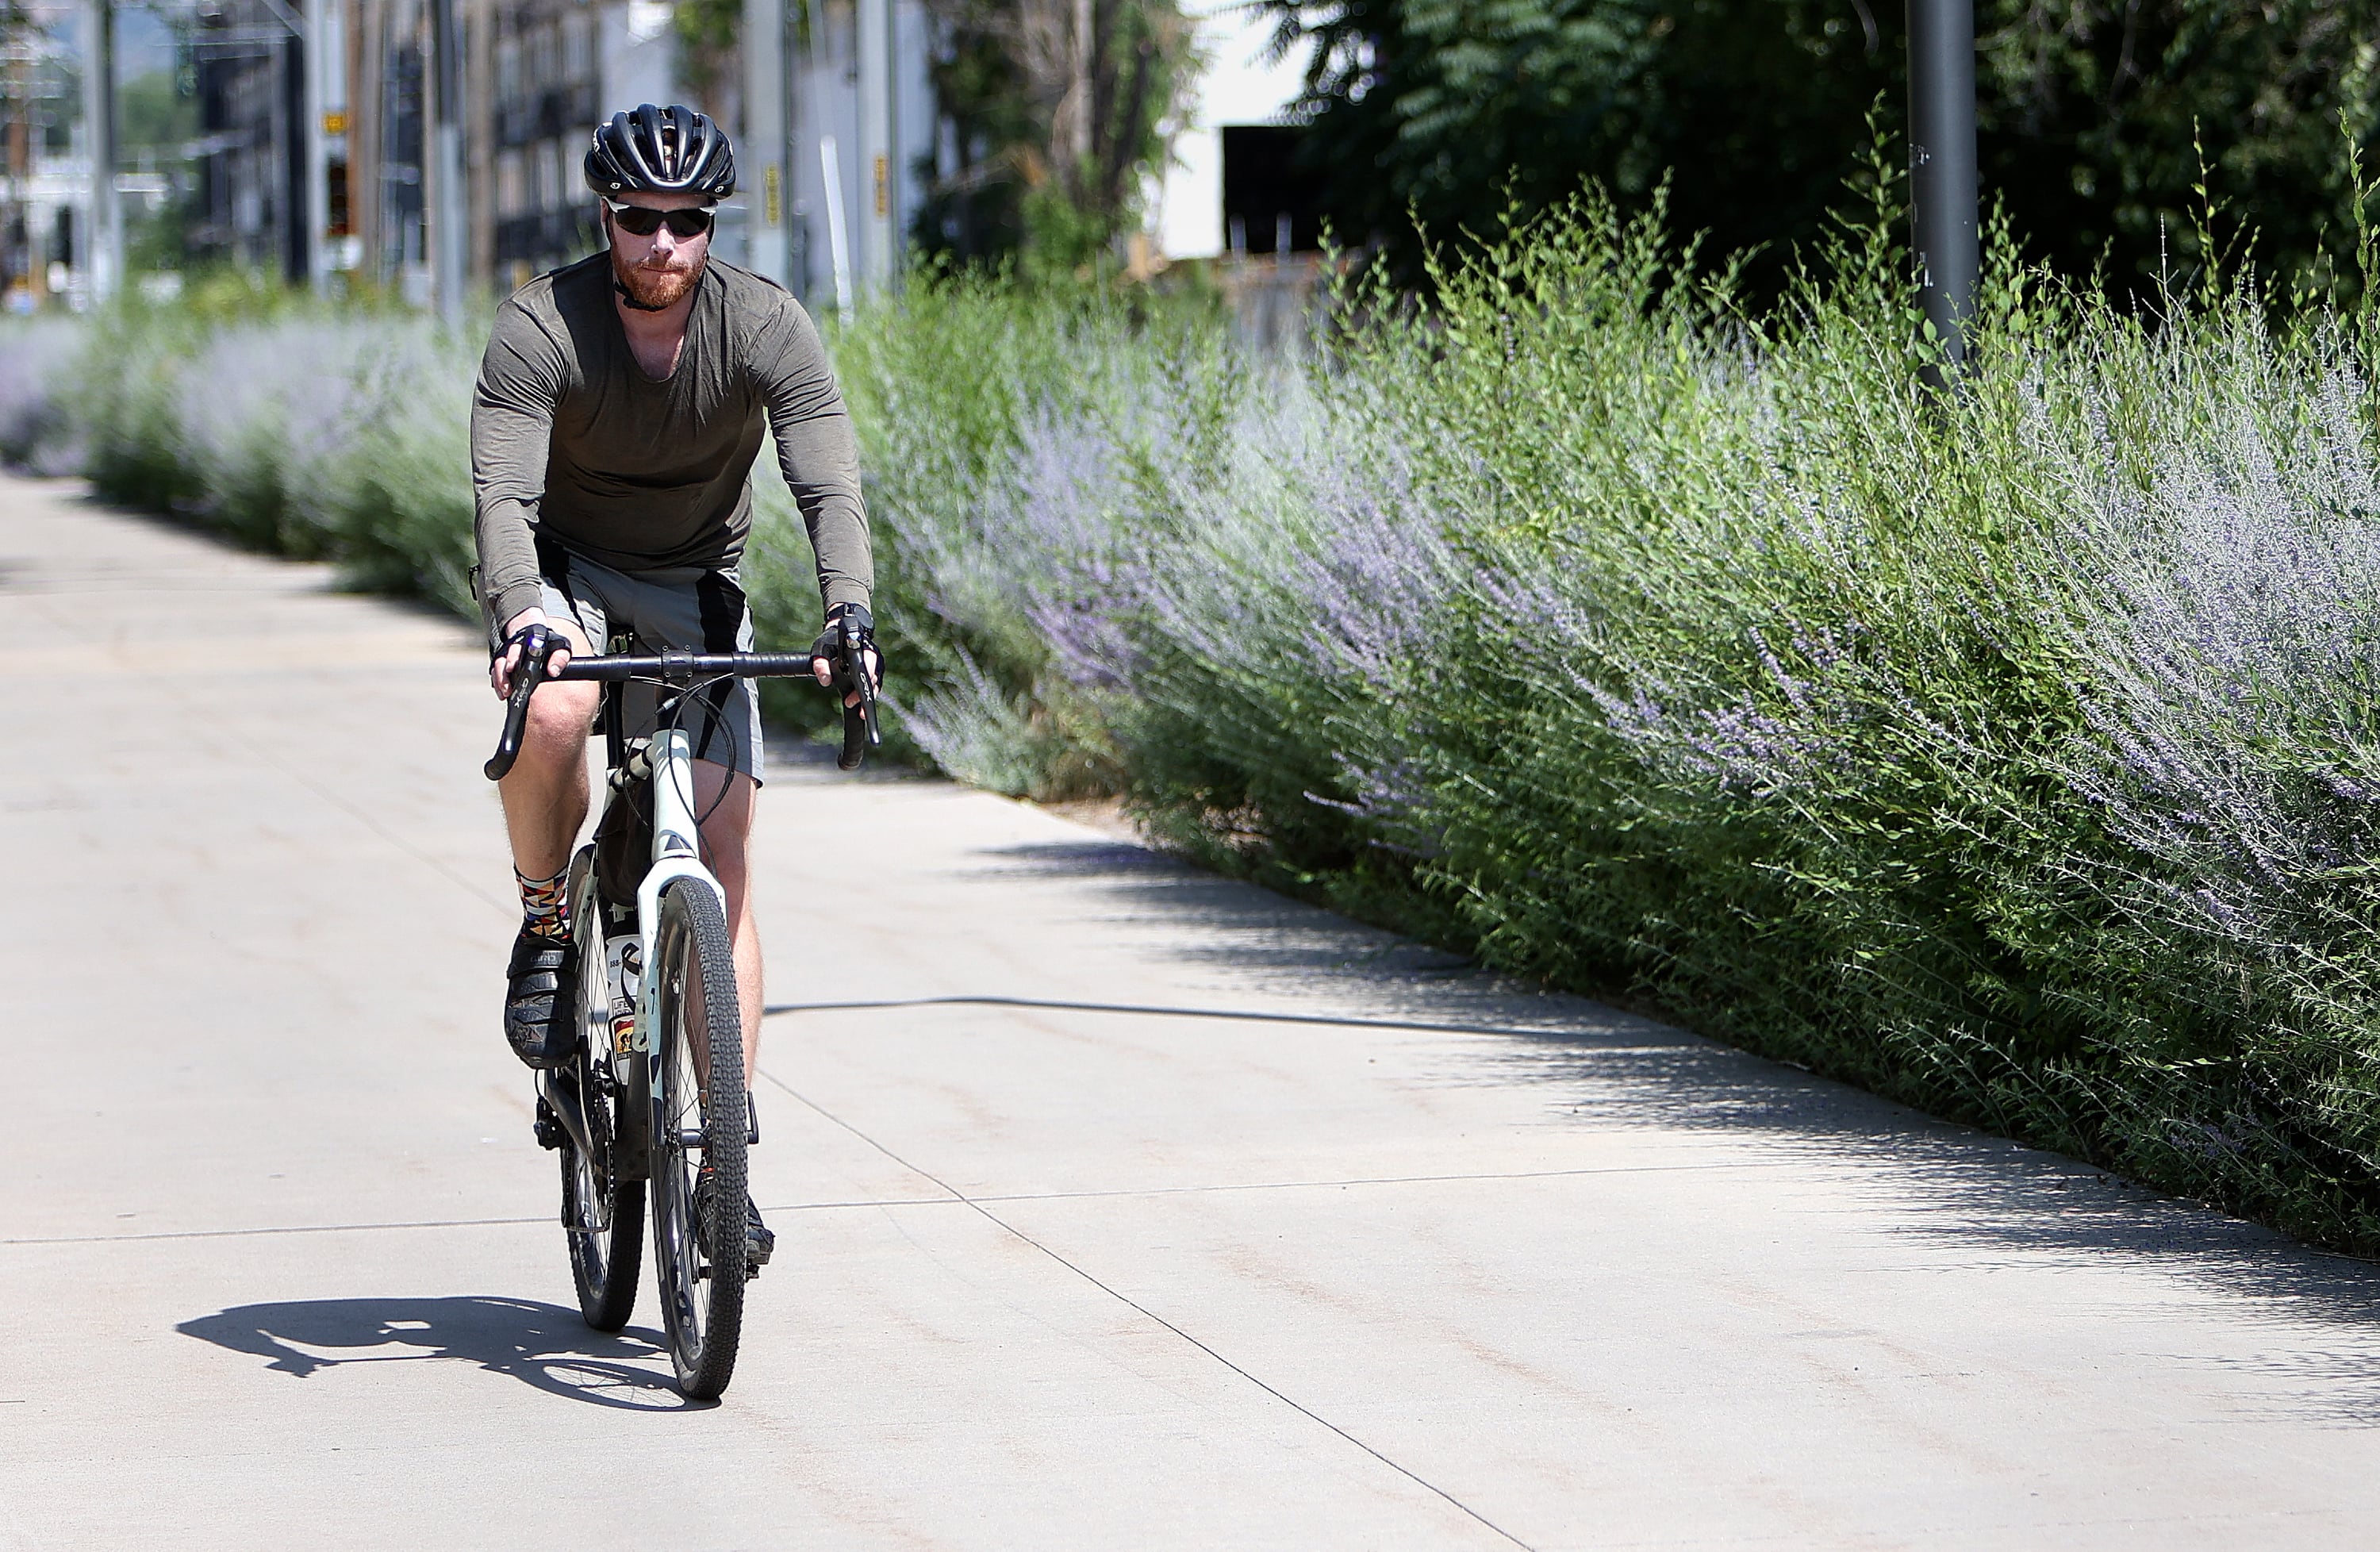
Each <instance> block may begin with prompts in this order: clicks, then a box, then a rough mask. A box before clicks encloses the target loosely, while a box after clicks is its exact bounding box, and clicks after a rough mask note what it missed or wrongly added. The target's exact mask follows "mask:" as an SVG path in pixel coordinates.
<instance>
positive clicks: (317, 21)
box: [298, 0, 346, 291]
mask: <svg viewBox="0 0 2380 1552" xmlns="http://www.w3.org/2000/svg"><path fill="white" fill-rule="evenodd" d="M333 3H334V0H305V6H306V11H305V21H306V53H305V61H306V87H305V91H304V92H303V93H302V97H301V102H300V104H299V108H298V111H299V112H300V113H301V114H303V115H305V127H304V128H305V139H304V142H303V143H304V145H305V148H306V200H305V209H306V221H307V234H306V259H307V265H306V268H307V279H308V280H309V281H310V282H311V283H312V285H313V287H314V289H315V290H317V291H322V290H327V289H328V288H329V286H330V284H331V257H332V255H331V152H330V142H329V140H328V139H327V136H326V132H325V128H324V126H323V115H325V114H327V113H329V112H330V91H329V90H328V88H329V86H330V83H331V79H332V74H333V72H334V71H339V70H344V69H345V68H346V61H345V60H342V59H340V58H338V57H337V56H336V55H335V54H334V46H335V44H336V42H337V41H338V40H337V39H336V38H335V37H334V35H333V33H332V30H331V23H330V14H331V6H332V4H333ZM341 97H342V100H344V98H345V93H342V94H341Z"/></svg>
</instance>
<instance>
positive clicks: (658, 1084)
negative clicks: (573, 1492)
mask: <svg viewBox="0 0 2380 1552" xmlns="http://www.w3.org/2000/svg"><path fill="white" fill-rule="evenodd" d="M646 974H647V975H651V976H661V977H662V979H661V981H660V983H659V987H658V989H659V998H658V1003H657V1007H656V1010H655V1011H656V1012H657V1014H658V1015H659V1027H658V1029H657V1030H656V1032H655V1033H656V1035H657V1037H658V1043H659V1049H657V1050H656V1052H655V1053H654V1054H655V1061H654V1069H655V1074H654V1080H653V1138H652V1146H653V1151H652V1160H653V1169H652V1184H653V1254H654V1268H653V1269H654V1276H655V1280H656V1281H657V1282H658V1283H659V1284H660V1291H661V1296H662V1325H663V1328H664V1329H665V1330H666V1331H667V1333H668V1337H669V1350H670V1360H671V1362H672V1364H674V1366H675V1367H676V1370H677V1381H678V1388H680V1389H681V1390H683V1391H684V1392H685V1393H686V1395H687V1397H689V1398H690V1399H693V1400H713V1399H715V1398H716V1397H717V1396H718V1395H719V1394H720V1393H721V1392H722V1391H723V1390H725V1389H726V1388H727V1382H728V1380H729V1379H730V1378H731V1377H732V1376H734V1375H735V1350H736V1346H737V1344H738V1343H739V1342H740V1341H741V1340H742V1338H743V1329H744V1287H745V1271H746V1268H745V1255H744V1251H745V1246H744V1203H745V1189H746V1183H747V1171H746V1163H747V1161H746V1158H745V1142H746V1122H747V1109H746V1104H745V1091H744V1025H743V1021H742V1019H741V1018H739V1017H738V1016H737V1010H736V998H735V955H734V953H733V952H732V951H731V949H730V946H729V941H728V937H727V918H726V915H725V914H724V913H723V912H722V910H721V909H720V903H719V898H718V896H717V895H715V894H713V893H712V892H711V891H710V889H708V888H707V887H705V886H704V885H703V884H702V883H701V882H699V881H698V880H695V879H679V880H677V881H675V882H674V883H672V884H671V885H669V887H668V888H667V889H665V890H664V891H662V900H661V919H660V923H659V927H658V930H657V931H656V933H655V935H654V942H653V962H652V964H650V965H648V966H647V967H646ZM697 1139H698V1140H697Z"/></svg>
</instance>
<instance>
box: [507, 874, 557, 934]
mask: <svg viewBox="0 0 2380 1552" xmlns="http://www.w3.org/2000/svg"><path fill="white" fill-rule="evenodd" d="M569 875H570V869H568V868H567V867H565V868H564V869H563V870H562V871H561V872H559V873H556V874H555V875H554V876H553V878H551V879H532V878H530V877H529V876H528V874H526V873H524V872H522V871H521V870H520V869H519V868H517V867H516V868H514V869H513V881H514V882H515V883H516V884H518V885H520V892H521V912H522V914H523V915H526V916H527V917H528V921H527V923H526V924H525V925H527V927H528V929H529V930H530V931H531V932H534V933H536V934H537V935H538V936H540V937H541V938H567V937H569V936H570V903H569V902H568V901H567V900H565V899H564V898H563V894H562V883H563V880H564V879H566V878H568V877H569Z"/></svg>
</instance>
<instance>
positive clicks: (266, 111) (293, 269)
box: [187, 0, 310, 281]
mask: <svg viewBox="0 0 2380 1552" xmlns="http://www.w3.org/2000/svg"><path fill="white" fill-rule="evenodd" d="M289 15H290V13H289V10H288V8H287V7H286V6H283V5H281V4H278V3H277V0H203V4H202V5H201V6H200V10H199V12H198V14H197V17H196V18H195V20H194V24H193V26H192V27H191V30H190V51H191V55H192V56H193V59H192V62H193V69H194V74H195V77H196V81H197V89H198V98H199V131H200V140H199V143H198V146H197V147H196V148H195V149H196V150H197V152H198V157H197V160H198V164H199V187H198V189H197V192H196V198H195V201H194V203H195V209H194V210H193V211H192V212H191V217H192V219H191V221H190V223H189V226H188V238H187V240H188V243H189V245H190V249H191V250H192V257H193V258H195V259H198V260H200V261H202V262H203V261H209V260H213V261H229V262H232V263H235V264H238V265H241V266H244V267H246V268H249V269H255V270H277V271H279V272H280V273H283V274H285V275H286V276H288V277H289V278H290V279H292V280H298V281H302V280H304V279H305V278H306V276H307V273H308V270H307V265H308V263H309V262H310V251H309V249H308V246H307V237H308V233H309V231H310V216H309V213H308V212H307V210H306V193H307V178H306V51H305V42H304V40H303V39H301V38H300V37H299V36H298V33H297V30H295V29H294V28H292V27H291V26H290V25H289V24H288V19H287V18H289Z"/></svg>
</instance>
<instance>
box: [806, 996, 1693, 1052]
mask: <svg viewBox="0 0 2380 1552" xmlns="http://www.w3.org/2000/svg"><path fill="white" fill-rule="evenodd" d="M902 1008H1034V1009H1039V1010H1042V1011H1044V1012H1059V1013H1123V1014H1127V1015H1129V1016H1131V1017H1134V1018H1182V1019H1224V1020H1228V1021H1231V1022H1233V1023H1236V1024H1308V1025H1320V1026H1322V1027H1324V1028H1327V1029H1410V1030H1415V1031H1418V1032H1420V1033H1422V1034H1425V1035H1503V1036H1509V1037H1514V1038H1518V1039H1524V1040H1528V1039H1544V1038H1546V1037H1561V1038H1563V1039H1567V1040H1576V1039H1578V1038H1579V1037H1581V1036H1582V1035H1585V1034H1587V1033H1590V1032H1588V1031H1585V1030H1579V1029H1560V1028H1551V1027H1545V1026H1539V1027H1536V1028H1530V1027H1525V1026H1524V1027H1505V1026H1502V1025H1488V1024H1433V1023H1427V1022H1424V1021H1421V1020H1416V1019H1377V1018H1349V1017H1346V1016H1345V1015H1343V1014H1338V1013H1288V1012H1273V1011H1271V1010H1269V1009H1263V1008H1167V1007H1160V1006H1152V1005H1148V1004H1143V1003H1134V1002H1066V1001H1059V1000H1053V999H1050V998H1045V997H899V998H883V999H879V1000H872V1001H856V1002H780V1003H778V1004H776V1005H775V1006H774V1007H770V1008H763V1009H761V1010H760V1012H761V1016H762V1017H764V1018H775V1017H777V1016H779V1015H780V1014H783V1013H866V1012H886V1011H888V1010H896V1009H902ZM1703 1043H1704V1042H1702V1041H1700V1040H1695V1039H1693V1038H1692V1037H1678V1038H1676V1039H1672V1040H1670V1041H1668V1042H1666V1043H1664V1044H1661V1045H1652V1046H1597V1047H1595V1048H1594V1049H1595V1052H1596V1054H1597V1055H1598V1056H1643V1055H1650V1054H1655V1053H1658V1052H1662V1051H1670V1050H1675V1049H1679V1048H1680V1047H1682V1046H1687V1045H1701V1044H1703Z"/></svg>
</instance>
